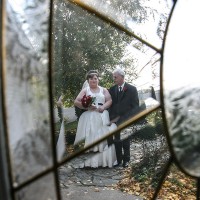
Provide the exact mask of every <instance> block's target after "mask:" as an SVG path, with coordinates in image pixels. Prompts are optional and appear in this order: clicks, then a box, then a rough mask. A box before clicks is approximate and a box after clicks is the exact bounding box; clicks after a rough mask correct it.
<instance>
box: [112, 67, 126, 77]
mask: <svg viewBox="0 0 200 200" xmlns="http://www.w3.org/2000/svg"><path fill="white" fill-rule="evenodd" d="M114 73H117V74H119V75H121V76H123V77H124V76H125V72H124V70H123V69H121V68H116V69H115V70H114V71H113V74H114Z"/></svg>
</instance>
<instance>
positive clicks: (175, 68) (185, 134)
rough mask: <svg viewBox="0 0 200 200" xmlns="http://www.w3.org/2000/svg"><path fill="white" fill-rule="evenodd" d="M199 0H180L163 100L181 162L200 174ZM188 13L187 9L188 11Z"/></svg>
mask: <svg viewBox="0 0 200 200" xmlns="http://www.w3.org/2000/svg"><path fill="white" fill-rule="evenodd" d="M199 6H200V2H199V1H198V0H194V1H186V0H184V1H180V2H178V3H177V5H176V8H175V11H174V14H173V16H172V20H171V22H170V26H169V32H168V34H167V40H166V47H165V53H164V71H163V72H164V101H165V108H166V113H165V114H166V117H167V123H168V127H169V134H170V138H171V143H172V146H173V150H174V153H175V155H176V157H177V160H178V162H179V163H180V165H181V166H182V167H183V168H184V169H185V171H186V172H188V173H189V174H190V175H193V176H198V177H199V176H200V167H199V166H200V151H199V146H200V137H199V130H200V125H199V124H200V121H199V115H200V101H199V100H200V99H199V94H200V81H199V74H198V63H199V51H198V47H199V46H200V40H199V34H200V30H199V29H196V24H197V23H198V19H199V17H200V16H199V11H198V7H199ZM188 11H190V12H189V13H188V15H187V16H186V15H185V12H188Z"/></svg>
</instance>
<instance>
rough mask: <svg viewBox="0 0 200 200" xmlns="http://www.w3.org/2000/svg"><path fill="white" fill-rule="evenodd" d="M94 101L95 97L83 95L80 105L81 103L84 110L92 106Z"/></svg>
mask: <svg viewBox="0 0 200 200" xmlns="http://www.w3.org/2000/svg"><path fill="white" fill-rule="evenodd" d="M94 101H95V97H92V96H90V95H89V96H86V95H84V96H83V98H82V99H81V103H82V106H83V107H84V108H88V107H90V106H91V105H92V103H94Z"/></svg>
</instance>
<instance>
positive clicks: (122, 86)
mask: <svg viewBox="0 0 200 200" xmlns="http://www.w3.org/2000/svg"><path fill="white" fill-rule="evenodd" d="M124 84H125V82H124V83H123V84H122V85H118V90H119V92H120V87H121V88H122V89H121V91H123V88H124Z"/></svg>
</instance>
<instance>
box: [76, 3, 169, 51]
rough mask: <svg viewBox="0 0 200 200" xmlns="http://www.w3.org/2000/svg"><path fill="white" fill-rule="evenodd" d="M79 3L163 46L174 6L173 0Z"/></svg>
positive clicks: (148, 40)
mask: <svg viewBox="0 0 200 200" xmlns="http://www.w3.org/2000/svg"><path fill="white" fill-rule="evenodd" d="M75 2H76V1H75ZM77 3H79V4H83V5H86V6H89V7H90V8H92V9H94V10H96V11H97V12H99V13H101V14H102V15H103V16H106V17H107V18H108V19H111V20H112V21H114V22H115V23H117V24H118V25H120V26H122V27H124V28H125V29H127V30H128V31H130V32H132V33H134V34H136V35H137V36H139V37H141V38H142V39H143V40H146V41H147V42H149V43H151V44H152V45H153V46H155V47H157V48H161V45H162V39H163V33H164V31H165V27H166V22H167V19H168V15H169V12H170V10H171V7H172V1H171V0H167V1H160V2H159V1H154V0H137V1H130V0H124V1H121V0H117V1H108V0H101V1H99V0H83V1H77Z"/></svg>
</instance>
